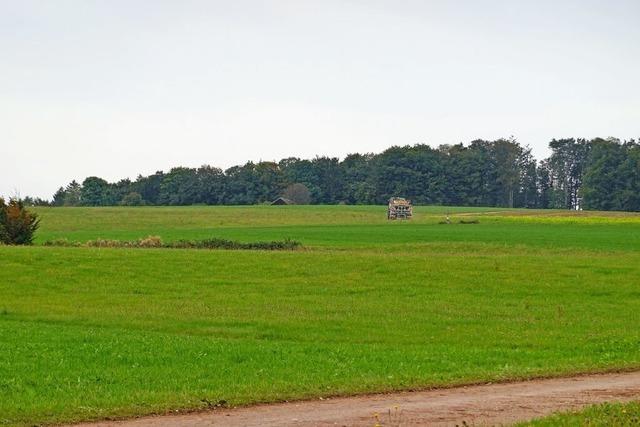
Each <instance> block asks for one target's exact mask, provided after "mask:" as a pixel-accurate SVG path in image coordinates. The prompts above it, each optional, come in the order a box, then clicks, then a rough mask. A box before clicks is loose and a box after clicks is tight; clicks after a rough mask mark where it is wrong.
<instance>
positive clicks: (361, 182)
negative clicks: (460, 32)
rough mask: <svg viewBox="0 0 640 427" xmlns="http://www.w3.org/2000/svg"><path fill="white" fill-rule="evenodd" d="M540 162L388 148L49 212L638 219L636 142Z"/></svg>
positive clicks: (185, 176) (589, 145)
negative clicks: (425, 212) (305, 210)
mask: <svg viewBox="0 0 640 427" xmlns="http://www.w3.org/2000/svg"><path fill="white" fill-rule="evenodd" d="M549 148H550V149H551V155H550V157H549V158H547V159H544V160H542V161H537V160H536V159H534V158H533V156H532V155H531V150H530V149H529V148H528V147H525V146H522V145H520V144H519V143H518V142H517V141H516V140H514V139H499V140H496V141H484V140H476V141H473V142H471V143H470V144H468V145H463V144H457V145H442V146H440V147H438V148H432V147H430V146H428V145H422V144H419V145H414V146H403V147H398V146H394V147H391V148H389V149H387V150H385V151H384V152H382V153H380V154H350V155H348V156H347V157H346V158H344V159H343V160H340V159H338V158H332V157H316V158H314V159H311V160H304V159H298V158H294V157H291V158H286V159H282V160H280V161H279V162H258V163H253V162H248V163H246V164H244V165H242V166H234V167H231V168H229V169H227V170H221V169H218V168H216V167H213V166H208V165H205V166H202V167H200V168H187V167H176V168H173V169H171V170H170V171H169V172H156V173H155V174H153V175H149V176H138V178H137V179H136V180H135V181H131V180H129V179H123V180H121V181H118V182H115V183H109V182H107V181H105V180H104V179H101V178H98V177H89V178H86V179H85V180H84V181H83V182H82V183H78V182H76V181H73V182H71V183H70V184H68V185H67V186H66V187H61V188H60V189H59V190H58V191H57V192H56V193H55V195H54V196H53V200H52V201H51V202H45V201H42V200H38V199H35V200H34V199H32V198H27V199H25V201H26V202H27V203H32V204H47V203H48V204H51V205H54V206H109V205H129V206H135V205H192V204H208V205H247V204H258V203H267V202H270V201H272V200H274V199H276V198H277V197H279V196H283V197H286V198H288V199H291V200H293V201H295V202H297V203H301V204H308V203H312V204H338V203H346V204H381V203H386V201H387V200H388V199H389V197H392V196H402V197H407V198H409V199H411V200H412V201H413V202H414V203H416V204H433V205H459V206H501V207H527V208H564V209H594V210H596V209H597V210H623V211H640V143H639V142H636V141H635V140H630V141H620V140H618V139H615V138H608V139H600V138H596V139H593V140H585V139H573V138H572V139H558V140H556V139H554V140H552V141H551V142H550V143H549Z"/></svg>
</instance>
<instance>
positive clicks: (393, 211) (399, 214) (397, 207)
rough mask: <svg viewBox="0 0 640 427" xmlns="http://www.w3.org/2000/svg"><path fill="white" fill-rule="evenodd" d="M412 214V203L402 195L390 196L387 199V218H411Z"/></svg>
mask: <svg viewBox="0 0 640 427" xmlns="http://www.w3.org/2000/svg"><path fill="white" fill-rule="evenodd" d="M412 216H413V205H411V200H407V199H404V198H402V197H392V198H390V199H389V207H388V208H387V219H411V217H412Z"/></svg>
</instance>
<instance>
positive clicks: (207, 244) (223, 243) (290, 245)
mask: <svg viewBox="0 0 640 427" xmlns="http://www.w3.org/2000/svg"><path fill="white" fill-rule="evenodd" d="M301 246H302V244H301V243H300V242H298V241H295V240H291V239H284V240H274V241H270V242H239V241H236V240H227V239H216V238H213V239H204V240H176V241H175V242H169V243H165V244H164V245H163V247H165V248H178V249H260V250H269V251H278V250H293V249H297V248H299V247H301Z"/></svg>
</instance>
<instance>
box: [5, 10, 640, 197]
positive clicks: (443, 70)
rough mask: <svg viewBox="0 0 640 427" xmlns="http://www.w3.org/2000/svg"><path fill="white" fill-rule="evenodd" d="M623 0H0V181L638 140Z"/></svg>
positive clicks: (639, 54)
mask: <svg viewBox="0 0 640 427" xmlns="http://www.w3.org/2000/svg"><path fill="white" fill-rule="evenodd" d="M639 22H640V2H638V1H636V0H629V1H624V0H619V1H589V0H581V1H526V2H525V1H516V0H510V1H480V0H469V1H426V0H425V1H391V0H389V1H346V0H345V1H328V0H317V1H293V0H292V1H236V0H234V1H184V0H181V1H178V0H175V1H157V0H154V1H152V0H149V1H141V0H139V1H134V0H126V1H114V0H103V1H95V0H77V1H64V0H55V1H50V0H43V1H29V0H12V1H9V0H0V161H1V162H2V163H1V166H0V195H5V196H9V195H12V194H13V193H14V192H15V191H16V190H17V191H19V192H20V194H21V195H23V196H24V195H36V196H41V197H45V198H50V197H51V195H52V194H53V192H54V191H55V190H56V188H57V187H59V186H60V185H63V184H67V183H68V182H69V181H71V180H72V179H76V180H78V181H82V180H83V179H84V178H85V177H86V176H89V175H97V176H101V177H103V178H106V179H108V180H114V179H119V178H123V177H131V178H135V176H136V175H137V174H138V173H142V174H148V173H152V172H154V171H156V170H159V169H164V170H167V169H169V168H170V167H172V166H178V165H181V166H200V165H202V164H205V163H206V164H211V165H214V166H219V167H223V168H226V167H229V166H231V165H234V164H240V163H244V162H245V161H247V160H254V161H257V160H261V159H262V160H276V159H280V158H282V157H287V156H298V157H313V156H314V155H316V154H326V155H332V156H340V157H342V156H344V155H345V154H348V153H350V152H379V151H381V150H383V149H385V148H387V147H388V146H391V145H394V144H395V145H405V144H414V143H428V144H431V145H433V146H437V145H439V144H442V143H457V142H465V143H466V142H469V141H470V140H472V139H475V138H486V139H492V138H498V137H508V136H510V135H513V136H515V137H516V138H517V139H518V140H519V141H520V142H522V143H524V144H529V145H530V146H531V147H532V148H533V151H534V154H535V155H536V157H537V158H541V157H544V156H546V155H547V149H546V146H547V143H548V141H549V139H550V138H552V137H565V136H582V137H588V138H590V137H595V136H603V137H606V136H617V137H620V138H632V137H635V138H637V137H638V136H640V84H639V83H638V82H639V81H640V24H639Z"/></svg>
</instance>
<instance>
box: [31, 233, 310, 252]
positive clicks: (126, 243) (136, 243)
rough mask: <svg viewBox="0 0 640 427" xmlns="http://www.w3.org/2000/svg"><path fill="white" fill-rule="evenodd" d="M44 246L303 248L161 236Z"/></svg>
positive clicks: (279, 243)
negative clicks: (166, 240) (167, 239)
mask: <svg viewBox="0 0 640 427" xmlns="http://www.w3.org/2000/svg"><path fill="white" fill-rule="evenodd" d="M44 245H45V246H66V247H91V248H169V249H261V250H269V251H278V250H294V249H297V248H299V247H301V246H302V244H301V243H300V242H298V241H296V240H291V239H284V240H275V241H271V242H238V241H236V240H227V239H218V238H211V239H203V240H176V241H173V242H163V241H162V239H161V238H160V237H159V236H148V237H145V238H143V239H138V240H111V239H96V240H89V241H87V242H84V243H83V242H77V241H72V240H67V239H55V240H48V241H46V242H44Z"/></svg>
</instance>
